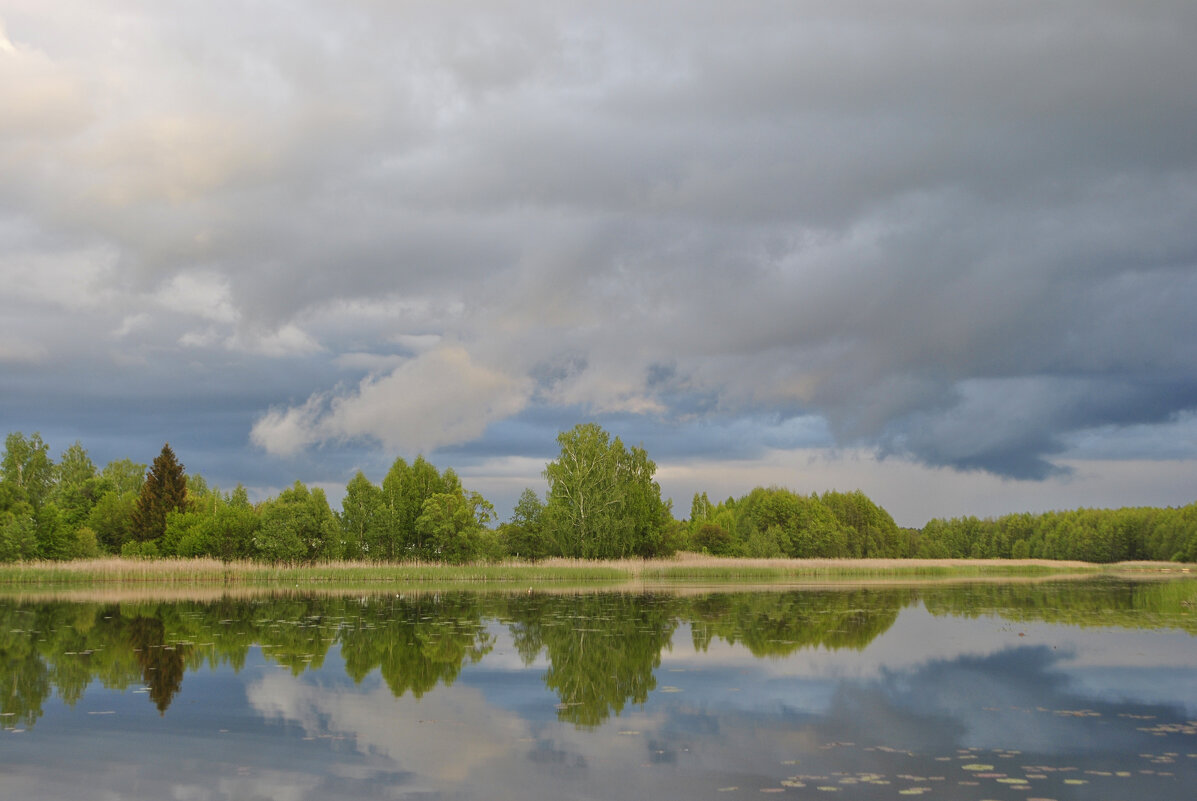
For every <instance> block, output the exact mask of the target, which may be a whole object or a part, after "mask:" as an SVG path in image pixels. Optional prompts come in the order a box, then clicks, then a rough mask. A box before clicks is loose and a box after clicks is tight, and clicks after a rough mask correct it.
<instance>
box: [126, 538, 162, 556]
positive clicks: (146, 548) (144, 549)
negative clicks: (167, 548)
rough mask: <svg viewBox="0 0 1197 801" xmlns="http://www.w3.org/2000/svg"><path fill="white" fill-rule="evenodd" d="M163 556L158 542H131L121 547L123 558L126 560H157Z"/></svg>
mask: <svg viewBox="0 0 1197 801" xmlns="http://www.w3.org/2000/svg"><path fill="white" fill-rule="evenodd" d="M161 555H162V554H161V553H159V552H158V543H156V542H142V541H140V540H129V541H128V542H126V543H125V544H124V545H122V546H121V556H123V557H125V558H126V559H157V558H158V557H159V556H161Z"/></svg>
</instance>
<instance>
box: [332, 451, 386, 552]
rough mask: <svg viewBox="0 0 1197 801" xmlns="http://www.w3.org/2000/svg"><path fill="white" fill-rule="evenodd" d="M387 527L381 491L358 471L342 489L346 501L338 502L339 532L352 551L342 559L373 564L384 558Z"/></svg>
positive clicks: (343, 499)
mask: <svg viewBox="0 0 1197 801" xmlns="http://www.w3.org/2000/svg"><path fill="white" fill-rule="evenodd" d="M386 523H387V518H386V509H385V507H384V505H383V497H382V490H381V489H379V488H378V487H376V486H374V484H373V482H371V481H370V479H368V478H366V474H365V473H363V472H362V471H360V470H359V471H357V475H355V476H354V477H353V478H351V479H350V480H349V483H348V484H347V485H346V486H345V497H344V498H342V499H341V529H342V531H344V533H345V541H346V543H347V547H348V549H349V550H350V551H352V553H348V552H347V553H346V554H345V557H346V558H349V557H350V556H352V557H353V558H364V559H373V560H375V561H377V560H380V559H384V558H386V551H387V542H386Z"/></svg>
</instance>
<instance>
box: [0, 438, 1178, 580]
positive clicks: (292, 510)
mask: <svg viewBox="0 0 1197 801" xmlns="http://www.w3.org/2000/svg"><path fill="white" fill-rule="evenodd" d="M557 445H558V446H559V448H560V452H559V455H558V457H557V458H556V459H555V460H553V461H551V462H549V463H548V464H547V465H546V466H545V470H544V473H543V477H544V479H545V482H546V485H547V487H546V490H545V491H544V493H543V494H541V493H540V492H537V491H536V490H535V489H533V488H527V489H525V490H524V492H523V494H522V495H521V496H520V498H519V500H518V501H517V503H516V504H515V508H514V509H513V510H512V513H511V516H510V520H509V521H508V522H504V523H501V524H499V523H498V522H497V516H496V514H495V509H494V507H493V505H492V504H491V503H490V502H488V501H487V500H486V499H485V498H484V497H483V496H482V495H481V494H479V493H477V492H474V491H471V490H468V489H466V488H465V487H463V486H462V483H461V480H460V478H459V477H458V476H457V474H456V473H455V472H454V471H453V469H452V468H445V469H444V470H439V469H438V468H437V467H436V466H434V465H433V464H431V463H430V462H428V461H427V460H426V459H425V458H424V457H423V456H418V457H417V458H416V459H415V460H414V461H413V462H411V463H410V464H409V463H408V462H407V461H405V460H404V459H402V458H399V459H396V460H395V462H394V463H393V464H392V465H391V467H390V469H389V470H388V471H387V473H386V475H385V476H384V477H383V479H382V481H381V483H378V484H376V483H374V482H372V481H371V480H370V479H369V478H368V477H367V476H366V475H365V474H364V473H362V472H360V471H359V472H358V473H357V474H356V475H355V476H354V477H353V478H352V479H350V481H349V483H348V484H347V485H346V488H345V494H344V496H343V499H342V502H341V508H340V509H339V510H334V509H333V508H332V506H331V505H330V504H329V502H328V498H327V497H326V495H325V493H324V491H323V490H322V489H320V488H319V487H308V486H306V485H305V484H303V483H302V482H300V481H296V482H295V483H294V484H293V485H292V486H291V487H288V488H287V489H285V490H283V491H282V492H280V493H279V494H278V495H277V496H275V497H271V498H267V499H266V500H263V501H260V502H258V503H251V502H250V499H249V493H248V491H247V490H246V489H245V487H244V486H242V485H240V484H239V485H238V486H237V487H236V488H234V489H233V490H232V491H231V492H222V491H221V490H220V489H219V488H215V487H209V486H208V483H207V482H206V481H205V480H204V478H203V477H202V476H200V475H198V474H195V473H192V474H188V473H186V471H185V469H184V466H183V464H182V463H181V462H180V461H179V459H178V457H177V456H176V455H175V453H174V451H173V450H172V449H171V447H170V445H169V444H166V445H164V446H163V448H162V451H161V452H160V453H159V454H158V456H157V457H155V458H154V460H153V462H152V463H151V464H149V465H146V464H142V463H136V462H133V461H131V460H129V459H120V460H116V461H113V462H110V463H108V464H107V465H106V466H105V467H103V468H102V469H101V468H99V467H98V466H97V465H96V464H95V463H94V462H92V460H91V458H90V457H89V455H88V453H87V451H86V450H85V449H84V448H83V446H82V445H81V444H80V443H78V442H76V443H74V444H73V445H71V446H70V447H68V448H67V449H66V450H65V451H63V453H62V454H61V456H60V457H59V459H58V461H57V462H55V461H54V460H53V459H52V458H51V457H50V453H49V446H48V445H47V444H46V443H45V442H44V441H43V440H42V438H41V437H40V435H38V434H36V433H35V434H33V435H32V436H29V437H26V436H25V435H24V434H22V433H20V432H17V433H12V434H9V435H8V437H7V438H6V440H5V448H4V454H3V459H2V461H0V561H16V560H28V559H49V560H64V559H74V558H86V557H94V556H101V555H106V554H122V555H125V556H142V557H153V556H179V557H193V556H209V557H215V558H219V559H222V560H226V561H231V560H239V559H256V560H262V561H272V562H287V563H298V562H311V561H316V560H337V559H340V560H369V561H395V560H425V561H439V562H450V563H463V562H471V561H479V560H490V561H497V560H501V559H504V558H508V557H515V558H520V559H526V560H538V559H542V558H545V557H550V556H565V557H574V558H582V559H618V558H626V557H653V556H666V555H669V554H672V553H674V552H676V551H679V550H687V551H698V552H703V553H708V554H711V555H714V556H739V557H793V558H911V557H918V558H1042V559H1079V560H1084V561H1091V562H1114V561H1123V560H1132V559H1150V560H1164V561H1167V560H1172V561H1197V504H1191V505H1189V506H1185V507H1181V508H1167V509H1157V508H1134V509H1116V510H1095V509H1080V510H1075V511H1068V512H1051V513H1047V514H1041V515H1031V514H1019V515H1007V516H1004V517H999V518H996V519H994V518H990V519H985V520H980V519H977V518H975V517H963V518H955V519H952V520H939V519H936V520H932V521H930V522H928V523H927V524H926V526H924V527H923V528H922V529H921V530H919V529H908V528H900V527H899V526H898V525H897V524H896V523H895V522H894V520H893V518H892V517H891V516H890V514H889V513H888V512H887V511H885V509H883V508H881V507H880V506H878V505H877V504H876V503H874V502H873V501H872V500H870V499H869V498H868V497H867V496H866V495H865V494H864V493H863V492H860V491H859V490H857V491H853V492H836V491H829V492H824V493H822V494H817V493H811V494H802V493H799V492H796V491H794V490H790V489H786V488H784V487H757V488H755V489H753V490H752V491H750V492H749V493H747V494H746V495H743V496H741V497H740V498H732V497H729V498H727V499H726V500H723V501H719V502H716V503H712V502H711V501H710V500H709V498H708V497H707V494H706V493H696V494H695V495H694V498H693V500H692V502H691V506H690V514H689V517H688V518H686V519H683V520H678V519H676V518H675V517H674V514H673V509H672V507H671V504H670V502H669V501H667V500H665V499H663V498H662V497H661V488H660V486H659V485H658V484H657V482H656V481H655V480H654V475H655V474H656V464H655V463H654V462H653V461H652V460H651V459H650V458H649V457H648V454H647V453H646V452H645V450H644V449H643V448H642V447H636V446H633V447H627V446H625V445H624V444H623V442H622V441H621V440H620V439H619V438H618V437H614V438H612V437H611V435H610V434H609V433H608V432H606V431H605V430H603V429H602V428H601V427H599V426H598V425H596V424H594V423H584V424H579V425H577V426H575V427H574V428H572V429H570V430H568V431H563V432H561V433H560V434H559V435H558V437H557Z"/></svg>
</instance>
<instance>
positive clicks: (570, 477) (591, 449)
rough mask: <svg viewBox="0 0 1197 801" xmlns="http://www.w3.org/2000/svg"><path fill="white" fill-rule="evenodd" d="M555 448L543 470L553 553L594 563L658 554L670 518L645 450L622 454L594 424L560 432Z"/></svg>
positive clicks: (616, 442)
mask: <svg viewBox="0 0 1197 801" xmlns="http://www.w3.org/2000/svg"><path fill="white" fill-rule="evenodd" d="M557 444H558V445H559V446H560V447H561V455H560V456H559V457H558V458H557V459H556V460H555V461H553V462H550V463H549V464H548V465H547V466H546V467H545V471H544V476H545V478H546V479H547V480H548V482H549V493H548V503H547V505H546V508H545V519H546V523H547V528H548V532H549V537H550V539H551V540H552V541H553V543H554V544H555V546H556V550H557V551H558V552H559V553H561V554H562V555H563V556H571V557H582V558H597V559H618V558H622V557H625V556H631V555H639V556H648V555H652V554H655V553H659V552H660V551H661V549H662V544H663V541H664V534H665V531H666V528H667V526H668V523H669V521H670V520H671V519H672V518H671V515H670V513H669V507H668V506H667V505H666V504H664V503H663V502H662V501H661V488H660V486H659V485H657V483H656V482H655V481H653V480H652V477H653V474H654V473H655V472H656V469H657V466H656V464H654V463H653V462H652V461H651V460H650V459H649V458H648V456H647V454H646V453H645V452H644V450H643V449H642V448H632V449H631V450H630V451H629V450H627V449H626V448H624V446H623V443H622V442H620V440H619V438H618V437H616V438H615V439H614V440H611V438H610V435H608V433H607V432H606V431H604V430H603V429H602V428H600V427H599V426H598V425H596V424H594V423H584V424H579V425H577V426H574V428H572V429H570V430H569V431H563V432H561V433H560V434H559V435H558V436H557Z"/></svg>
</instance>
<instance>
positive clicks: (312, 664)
mask: <svg viewBox="0 0 1197 801" xmlns="http://www.w3.org/2000/svg"><path fill="white" fill-rule="evenodd" d="M1195 598H1197V582H1192V581H1181V582H1150V583H1135V582H1125V581H1088V582H1078V581H1070V582H1060V583H1050V584H961V585H932V586H927V587H908V586H903V587H891V588H885V587H881V588H876V587H874V588H852V589H843V590H827V589H823V590H799V591H790V592H771V593H752V592H730V593H709V594H704V595H698V596H676V595H670V594H649V595H629V594H620V593H609V594H593V595H579V596H567V595H536V594H532V595H527V596H525V595H483V594H475V593H465V592H462V593H450V594H437V595H414V596H410V597H401V596H390V595H377V596H365V597H359V598H316V597H286V598H269V597H267V598H260V599H255V600H244V599H241V600H234V599H225V600H222V601H220V602H217V603H197V602H180V603H165V602H164V603H155V604H131V605H122V604H68V603H59V602H37V603H23V604H14V603H5V604H0V714H2V715H3V717H2V718H0V720H3V721H4V725H5V726H6V727H9V728H12V727H13V726H15V725H17V724H23V725H32V724H33V723H34V722H35V721H36V720H37V719H38V718H39V717H40V716H41V714H42V706H43V704H44V702H45V700H46V699H47V698H48V697H49V696H50V695H51V693H52V692H53V691H55V690H56V691H57V693H58V695H59V696H60V697H61V698H62V699H63V701H65V702H66V703H67V704H68V705H73V704H74V703H76V702H77V701H78V700H79V699H80V698H81V697H82V696H83V693H84V690H85V688H86V687H87V686H88V685H89V684H90V683H91V682H92V681H93V680H98V681H99V682H100V684H102V685H103V686H104V687H107V688H111V689H120V690H124V689H128V688H130V687H132V686H134V685H142V686H144V687H145V689H146V690H147V691H148V695H149V699H150V701H151V702H152V703H153V704H154V705H155V706H156V707H157V708H158V710H159V711H160V712H162V713H165V712H166V710H167V708H168V707H169V706H170V704H171V701H172V699H173V698H174V696H175V694H176V693H178V691H179V689H180V687H181V686H182V683H183V679H184V674H185V672H186V671H187V670H197V669H199V668H200V667H201V666H204V665H206V666H208V667H214V666H217V665H225V664H227V665H230V666H231V667H233V668H234V669H240V668H241V667H242V666H243V665H244V664H245V662H246V658H247V655H248V653H249V651H250V649H251V648H252V647H253V646H255V645H257V646H260V647H261V649H262V652H263V654H264V655H265V656H266V658H268V659H269V660H271V661H273V662H275V663H277V664H278V665H280V666H283V667H285V668H287V669H288V670H289V671H290V672H291V673H292V675H296V676H298V675H301V674H303V673H304V672H305V671H308V670H313V669H317V668H319V667H321V666H322V665H323V664H324V661H325V658H326V656H327V654H328V653H329V650H330V649H331V648H333V647H336V648H337V649H339V653H340V657H341V659H342V660H343V662H344V668H345V672H346V673H347V674H348V676H349V677H350V678H352V679H353V680H354V682H359V683H360V682H361V681H362V680H363V679H365V678H366V677H367V676H368V675H369V674H371V673H372V672H373V671H375V670H378V671H379V673H380V674H381V676H382V678H383V680H384V681H385V682H386V685H387V687H388V688H389V689H390V691H391V693H392V694H394V695H395V696H396V697H399V696H403V695H405V694H407V693H411V694H412V696H414V697H415V698H420V697H422V696H423V695H424V694H425V693H427V692H429V691H430V690H432V689H433V688H435V687H437V686H438V685H444V686H449V685H451V684H453V682H454V681H455V680H456V679H457V678H458V675H459V674H460V672H461V670H462V667H463V666H464V665H466V664H474V663H478V662H480V661H481V660H483V659H484V657H486V655H487V654H489V653H490V652H491V650H492V649H493V647H494V636H493V634H492V633H491V632H490V631H489V630H488V623H489V621H492V620H493V621H500V622H501V623H502V624H504V625H505V626H506V627H507V629H508V631H509V633H510V636H511V638H512V641H513V644H514V647H515V649H516V651H517V652H518V653H519V655H520V656H521V658H522V660H523V662H524V664H525V665H530V664H532V663H534V662H535V661H536V660H537V659H539V658H540V657H541V656H542V655H544V656H545V657H547V661H548V664H549V666H548V669H547V670H546V671H545V673H544V683H545V685H546V687H547V688H548V689H550V690H551V691H552V692H553V693H554V694H555V695H556V696H557V698H558V704H557V713H558V717H559V719H560V720H562V721H567V722H570V723H574V724H577V725H581V726H595V725H598V724H600V723H602V722H603V721H604V720H606V719H607V718H608V717H609V716H610V715H612V714H615V715H619V714H620V713H621V712H622V711H623V709H624V707H625V705H626V704H627V703H628V702H631V703H635V704H643V703H644V702H645V700H646V698H647V697H648V694H649V693H650V692H651V691H652V690H654V689H655V688H656V687H657V678H656V675H655V671H657V669H658V668H659V666H660V664H661V654H662V652H663V651H664V650H665V649H669V648H672V646H673V642H672V638H673V635H674V633H675V631H676V630H677V628H678V626H679V625H681V624H686V625H687V626H688V628H689V633H690V639H691V641H692V643H693V647H694V649H695V651H698V652H704V651H706V650H707V649H708V648H709V647H710V645H711V643H712V641H715V640H719V641H722V642H724V643H726V644H728V645H743V646H744V647H745V648H747V650H748V651H749V652H750V653H751V654H753V655H754V656H757V657H783V656H786V655H789V654H792V653H794V652H795V651H798V650H800V649H809V648H817V649H826V650H836V649H854V650H862V649H864V648H865V647H867V646H868V645H869V643H871V642H872V641H873V640H874V639H875V638H877V637H878V636H880V635H881V634H883V633H884V632H886V631H887V630H888V629H889V628H890V627H891V626H892V625H893V624H894V622H895V620H897V618H898V613H899V611H900V610H901V609H903V608H905V607H909V606H911V605H914V604H917V603H919V602H921V603H922V604H924V605H925V606H926V608H927V609H928V610H929V611H930V612H932V613H933V614H936V615H950V616H955V617H976V616H980V615H995V614H996V615H1000V616H1002V617H1003V618H1005V619H1008V620H1013V621H1046V622H1053V623H1055V622H1058V623H1067V624H1070V625H1081V626H1121V627H1127V628H1142V627H1173V628H1179V629H1182V630H1184V631H1187V632H1189V633H1190V634H1197V621H1195V620H1194V615H1193V614H1192V611H1193V606H1192V604H1193V602H1194V599H1195Z"/></svg>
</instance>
